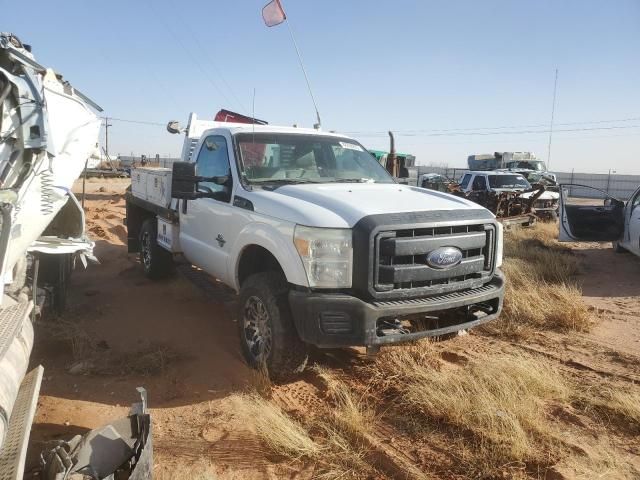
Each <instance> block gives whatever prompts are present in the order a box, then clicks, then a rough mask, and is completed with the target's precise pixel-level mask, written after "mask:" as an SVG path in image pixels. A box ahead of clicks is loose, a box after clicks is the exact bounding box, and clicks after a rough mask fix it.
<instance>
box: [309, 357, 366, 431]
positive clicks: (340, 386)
mask: <svg viewBox="0 0 640 480" xmlns="http://www.w3.org/2000/svg"><path fill="white" fill-rule="evenodd" d="M314 369H315V371H316V373H317V374H318V375H319V376H320V378H322V379H323V380H324V382H325V383H326V385H327V388H328V391H329V395H330V397H331V399H332V400H333V408H332V413H333V415H334V420H335V422H336V423H337V424H338V426H339V427H340V428H341V429H342V430H343V431H344V432H345V433H346V434H347V435H349V436H350V437H351V438H357V437H358V436H360V435H366V434H368V433H369V432H370V429H371V426H372V424H373V421H374V411H373V410H372V409H371V407H370V406H369V405H368V404H367V402H366V400H365V399H364V398H362V397H359V398H358V397H357V396H356V395H355V394H354V393H353V392H352V390H351V389H350V388H349V387H348V386H347V385H346V384H345V383H344V382H343V381H341V380H339V379H338V378H337V377H336V376H335V375H334V374H332V373H331V372H330V371H329V369H327V368H326V367H321V366H316V367H314Z"/></svg>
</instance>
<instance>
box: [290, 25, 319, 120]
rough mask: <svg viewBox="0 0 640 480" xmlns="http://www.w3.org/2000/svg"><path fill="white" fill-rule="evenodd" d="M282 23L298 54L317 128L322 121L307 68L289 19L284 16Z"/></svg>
mask: <svg viewBox="0 0 640 480" xmlns="http://www.w3.org/2000/svg"><path fill="white" fill-rule="evenodd" d="M284 23H286V24H287V28H288V29H289V35H291V41H292V42H293V46H294V48H295V49H296V54H297V55H298V61H299V62H300V68H302V73H303V74H304V79H305V81H306V82H307V89H308V90H309V96H311V101H312V102H313V108H315V110H316V120H317V121H318V123H316V124H315V125H314V126H313V127H314V128H315V129H316V130H318V129H320V128H321V127H322V122H321V121H320V113H319V112H318V105H317V104H316V99H315V98H314V96H313V90H311V83H310V82H309V76H308V75H307V70H306V69H305V68H304V63H303V62H302V55H300V50H299V49H298V43H297V42H296V37H295V36H294V35H293V30H292V29H291V25H290V24H289V19H288V18H286V17H285V19H284Z"/></svg>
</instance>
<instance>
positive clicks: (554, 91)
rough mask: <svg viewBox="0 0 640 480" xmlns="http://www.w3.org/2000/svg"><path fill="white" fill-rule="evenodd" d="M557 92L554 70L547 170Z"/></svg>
mask: <svg viewBox="0 0 640 480" xmlns="http://www.w3.org/2000/svg"><path fill="white" fill-rule="evenodd" d="M557 90H558V69H557V68H556V78H555V80H554V82H553V103H552V104H551V122H550V124H549V148H548V150H547V170H549V169H550V168H551V167H550V165H551V138H552V137H553V117H554V115H555V113H556V92H557Z"/></svg>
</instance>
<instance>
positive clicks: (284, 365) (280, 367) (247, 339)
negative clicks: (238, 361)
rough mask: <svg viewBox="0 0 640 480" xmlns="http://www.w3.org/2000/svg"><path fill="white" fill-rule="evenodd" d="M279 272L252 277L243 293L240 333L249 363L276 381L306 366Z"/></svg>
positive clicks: (241, 295)
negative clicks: (264, 371) (263, 370)
mask: <svg viewBox="0 0 640 480" xmlns="http://www.w3.org/2000/svg"><path fill="white" fill-rule="evenodd" d="M287 292H288V289H287V283H286V280H285V279H284V277H283V275H282V274H281V273H279V272H263V273H256V274H254V275H251V276H250V277H249V278H247V280H246V281H245V282H244V283H243V284H242V288H241V289H240V299H239V311H238V329H239V333H240V344H241V347H242V353H243V355H244V357H245V359H246V360H247V363H248V364H249V365H250V366H251V367H253V368H257V369H260V368H262V369H265V370H266V371H267V372H268V374H269V377H270V378H271V379H274V380H284V379H286V378H288V377H291V376H293V375H294V374H296V373H300V372H302V371H303V370H304V367H305V366H306V363H307V358H308V357H307V349H306V345H305V344H304V342H302V340H300V337H299V336H298V332H297V331H296V329H295V326H294V324H293V319H292V318H291V311H290V309H289V303H288V299H287Z"/></svg>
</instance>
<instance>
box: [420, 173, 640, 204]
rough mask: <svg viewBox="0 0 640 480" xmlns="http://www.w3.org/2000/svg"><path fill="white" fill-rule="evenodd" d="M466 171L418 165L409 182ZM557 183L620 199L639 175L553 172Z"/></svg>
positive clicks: (626, 195)
mask: <svg viewBox="0 0 640 480" xmlns="http://www.w3.org/2000/svg"><path fill="white" fill-rule="evenodd" d="M465 172H468V169H466V168H447V167H428V166H424V165H420V166H418V167H416V168H413V169H410V171H409V174H410V176H409V184H410V185H417V184H418V179H419V178H420V175H422V174H425V173H438V174H440V175H444V176H445V177H447V178H449V179H451V180H455V181H458V180H460V178H461V177H462V175H464V174H465ZM555 173H556V177H557V179H558V183H573V184H579V185H586V186H588V187H594V188H598V189H600V190H602V191H604V192H607V194H608V195H611V196H612V197H614V198H619V199H621V200H628V199H629V197H631V195H632V194H633V192H635V191H636V189H637V188H638V186H640V175H618V174H615V173H608V174H607V173H579V172H575V171H572V172H555ZM572 194H573V195H575V196H581V197H591V198H599V197H601V196H602V195H601V194H600V195H598V193H597V192H594V191H593V190H588V189H584V188H583V189H579V192H578V191H577V190H572Z"/></svg>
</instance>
